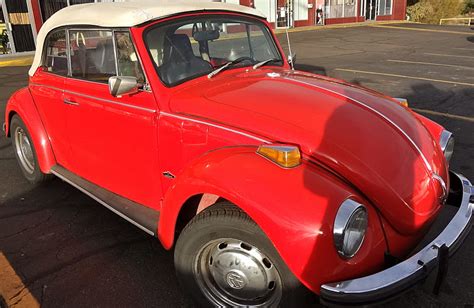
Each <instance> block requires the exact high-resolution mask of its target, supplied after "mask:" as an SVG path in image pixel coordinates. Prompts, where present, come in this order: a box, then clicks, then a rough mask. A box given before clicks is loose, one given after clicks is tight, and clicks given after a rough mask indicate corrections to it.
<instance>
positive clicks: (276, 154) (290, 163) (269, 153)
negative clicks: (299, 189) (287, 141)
mask: <svg viewBox="0 0 474 308" xmlns="http://www.w3.org/2000/svg"><path fill="white" fill-rule="evenodd" d="M257 153H258V154H260V155H262V156H263V157H265V158H268V159H269V160H271V161H272V162H274V163H276V164H277V165H279V166H281V167H283V168H293V167H296V166H298V165H299V164H301V153H300V150H299V149H298V148H297V147H295V146H291V145H261V146H260V147H259V148H258V150H257Z"/></svg>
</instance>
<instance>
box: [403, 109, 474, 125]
mask: <svg viewBox="0 0 474 308" xmlns="http://www.w3.org/2000/svg"><path fill="white" fill-rule="evenodd" d="M411 109H412V110H414V111H416V112H419V113H426V114H432V115H437V116H442V117H446V118H451V119H455V120H463V121H468V122H474V117H465V116H460V115H457V114H450V113H444V112H437V111H433V110H426V109H418V108H411Z"/></svg>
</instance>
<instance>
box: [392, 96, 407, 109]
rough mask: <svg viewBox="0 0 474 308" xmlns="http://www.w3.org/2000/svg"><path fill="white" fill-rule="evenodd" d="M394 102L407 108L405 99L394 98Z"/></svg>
mask: <svg viewBox="0 0 474 308" xmlns="http://www.w3.org/2000/svg"><path fill="white" fill-rule="evenodd" d="M395 100H396V101H398V103H399V104H400V105H402V106H403V107H407V108H408V100H407V99H406V98H395Z"/></svg>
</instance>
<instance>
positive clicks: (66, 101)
mask: <svg viewBox="0 0 474 308" xmlns="http://www.w3.org/2000/svg"><path fill="white" fill-rule="evenodd" d="M63 102H64V103H65V104H68V105H73V106H79V103H78V102H75V101H72V100H70V99H67V98H65V99H64V100H63Z"/></svg>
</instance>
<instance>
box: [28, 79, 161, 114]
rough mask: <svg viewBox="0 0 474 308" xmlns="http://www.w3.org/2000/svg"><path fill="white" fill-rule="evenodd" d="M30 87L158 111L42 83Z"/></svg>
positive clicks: (148, 110)
mask: <svg viewBox="0 0 474 308" xmlns="http://www.w3.org/2000/svg"><path fill="white" fill-rule="evenodd" d="M30 85H33V86H39V87H46V88H50V89H53V90H57V91H62V92H64V93H67V94H72V95H78V96H82V97H85V98H90V99H95V100H98V101H101V102H104V103H109V104H114V105H119V106H124V107H129V108H133V109H138V110H142V111H146V112H150V113H156V109H150V108H145V107H140V106H135V105H131V104H127V103H121V102H117V101H113V100H109V99H105V98H100V97H97V96H92V95H88V94H83V93H79V92H74V91H69V90H65V89H60V88H58V87H53V86H49V85H44V84H40V83H33V82H31V83H30ZM104 85H105V84H104Z"/></svg>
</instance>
